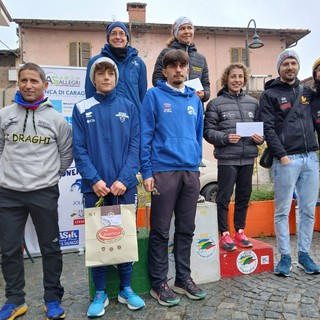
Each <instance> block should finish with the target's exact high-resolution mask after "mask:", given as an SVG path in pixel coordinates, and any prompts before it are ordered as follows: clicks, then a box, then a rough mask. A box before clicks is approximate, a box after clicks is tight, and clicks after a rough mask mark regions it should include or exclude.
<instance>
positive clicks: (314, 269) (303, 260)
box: [298, 251, 320, 274]
mask: <svg viewBox="0 0 320 320" xmlns="http://www.w3.org/2000/svg"><path fill="white" fill-rule="evenodd" d="M298 267H299V268H301V269H303V270H304V272H305V273H307V274H319V273H320V268H319V267H318V266H317V265H316V264H315V263H314V262H313V260H312V259H311V258H310V256H309V255H308V253H306V252H302V251H300V252H298Z"/></svg>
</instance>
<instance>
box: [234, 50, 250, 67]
mask: <svg viewBox="0 0 320 320" xmlns="http://www.w3.org/2000/svg"><path fill="white" fill-rule="evenodd" d="M230 55H231V57H230V60H231V63H243V64H246V49H245V48H231V49H230ZM248 62H249V63H248V64H249V65H250V59H249V61H248Z"/></svg>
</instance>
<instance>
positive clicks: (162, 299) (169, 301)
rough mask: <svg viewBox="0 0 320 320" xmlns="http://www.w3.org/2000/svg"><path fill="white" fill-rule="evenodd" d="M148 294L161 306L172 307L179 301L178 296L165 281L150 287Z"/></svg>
mask: <svg viewBox="0 0 320 320" xmlns="http://www.w3.org/2000/svg"><path fill="white" fill-rule="evenodd" d="M150 294H151V296H152V297H153V298H155V299H157V300H158V302H159V303H160V304H161V305H162V306H166V307H172V306H175V305H177V304H179V302H180V298H178V297H177V296H176V295H175V294H174V292H173V291H172V290H171V289H170V288H169V286H168V284H167V283H166V282H164V283H163V284H162V285H161V286H160V287H158V288H152V289H151V291H150Z"/></svg>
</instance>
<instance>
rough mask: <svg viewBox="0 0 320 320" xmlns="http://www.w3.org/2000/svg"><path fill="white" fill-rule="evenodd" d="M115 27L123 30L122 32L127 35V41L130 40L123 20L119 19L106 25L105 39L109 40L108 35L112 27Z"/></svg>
mask: <svg viewBox="0 0 320 320" xmlns="http://www.w3.org/2000/svg"><path fill="white" fill-rule="evenodd" d="M115 27H119V28H121V29H122V30H123V31H124V33H125V34H126V36H127V39H128V42H129V41H130V35H129V30H128V28H127V26H126V25H125V24H124V23H123V22H120V21H114V22H112V23H110V24H109V25H108V27H107V41H108V40H109V35H110V33H111V31H112V29H114V28H115Z"/></svg>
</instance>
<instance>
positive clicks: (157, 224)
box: [140, 49, 206, 306]
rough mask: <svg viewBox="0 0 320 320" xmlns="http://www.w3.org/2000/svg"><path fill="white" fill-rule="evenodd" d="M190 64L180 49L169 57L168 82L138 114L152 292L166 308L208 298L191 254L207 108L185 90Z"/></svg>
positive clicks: (151, 92) (166, 60)
mask: <svg viewBox="0 0 320 320" xmlns="http://www.w3.org/2000/svg"><path fill="white" fill-rule="evenodd" d="M188 63H189V57H188V55H187V54H186V53H185V52H184V51H182V50H176V49H174V50H170V51H168V52H167V53H166V54H165V56H164V58H163V74H164V76H165V77H166V79H167V81H158V83H157V87H155V88H152V89H150V90H148V91H147V94H146V96H145V99H144V101H143V103H142V106H141V112H140V123H141V151H140V157H141V170H140V171H141V174H142V177H143V185H144V188H145V189H146V191H149V192H152V196H151V221H150V222H151V223H150V226H151V230H150V237H149V278H150V282H151V287H152V290H151V292H150V293H151V295H152V297H154V298H155V299H157V300H158V302H159V303H160V304H161V305H164V306H172V305H175V304H178V303H179V302H180V299H179V298H178V297H177V296H176V295H175V293H181V294H186V295H187V296H188V297H189V298H190V299H194V300H197V299H201V298H204V296H205V295H206V293H205V292H203V291H202V289H201V288H199V287H198V286H197V285H196V284H195V283H194V282H193V280H192V278H191V276H190V274H191V270H190V250H191V244H192V238H193V232H194V229H195V222H194V221H195V213H196V206H197V200H198V195H199V189H200V182H199V164H200V162H201V154H202V135H203V108H202V103H201V101H200V99H199V97H198V96H197V95H196V94H195V90H193V89H191V88H189V87H186V86H185V85H184V80H185V78H186V76H187V74H188V72H189V69H188ZM173 211H174V213H175V235H174V256H175V265H176V279H175V285H174V287H173V288H172V290H171V289H170V288H169V287H168V284H167V281H168V279H167V273H168V240H169V228H170V222H171V218H172V214H173ZM173 291H174V292H175V293H174V292H173Z"/></svg>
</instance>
